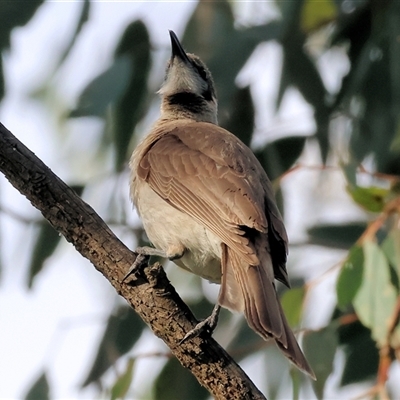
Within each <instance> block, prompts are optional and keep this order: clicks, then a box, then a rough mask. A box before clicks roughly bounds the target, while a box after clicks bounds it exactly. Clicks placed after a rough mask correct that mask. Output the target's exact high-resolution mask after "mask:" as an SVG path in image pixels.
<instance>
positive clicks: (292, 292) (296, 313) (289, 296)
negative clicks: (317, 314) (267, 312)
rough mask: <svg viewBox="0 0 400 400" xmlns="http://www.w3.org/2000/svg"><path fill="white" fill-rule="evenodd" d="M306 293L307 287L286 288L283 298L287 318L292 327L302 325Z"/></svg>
mask: <svg viewBox="0 0 400 400" xmlns="http://www.w3.org/2000/svg"><path fill="white" fill-rule="evenodd" d="M305 295H306V290H305V288H304V287H300V288H295V289H289V290H286V291H285V293H284V294H283V296H282V298H281V304H282V308H283V310H284V312H285V315H286V319H287V320H288V322H289V325H290V326H291V327H292V328H293V327H296V326H299V325H300V322H301V314H302V312H303V303H304V298H305Z"/></svg>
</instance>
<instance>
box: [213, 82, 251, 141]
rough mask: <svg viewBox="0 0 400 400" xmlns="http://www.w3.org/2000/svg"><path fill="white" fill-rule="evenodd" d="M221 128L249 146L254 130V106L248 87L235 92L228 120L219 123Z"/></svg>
mask: <svg viewBox="0 0 400 400" xmlns="http://www.w3.org/2000/svg"><path fill="white" fill-rule="evenodd" d="M221 126H222V127H223V128H225V129H227V130H228V131H229V132H232V133H233V134H234V135H236V136H237V137H238V138H239V139H240V140H241V141H242V142H243V143H244V144H246V145H247V146H250V142H251V138H252V134H253V129H254V104H253V99H252V97H251V92H250V87H249V86H247V87H245V88H243V89H237V90H236V93H235V95H234V98H233V102H232V108H231V110H230V115H229V119H228V120H227V121H226V122H221Z"/></svg>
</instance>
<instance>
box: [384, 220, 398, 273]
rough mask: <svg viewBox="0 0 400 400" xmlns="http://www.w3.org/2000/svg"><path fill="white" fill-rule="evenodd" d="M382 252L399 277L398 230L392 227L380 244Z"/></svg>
mask: <svg viewBox="0 0 400 400" xmlns="http://www.w3.org/2000/svg"><path fill="white" fill-rule="evenodd" d="M382 250H383V252H384V253H385V256H386V257H387V259H388V260H389V262H390V264H391V265H392V266H393V268H395V269H396V272H397V275H398V276H399V277H400V230H399V229H398V228H397V227H394V228H393V229H392V230H391V231H390V232H389V234H388V235H387V236H386V238H385V240H384V241H383V243H382Z"/></svg>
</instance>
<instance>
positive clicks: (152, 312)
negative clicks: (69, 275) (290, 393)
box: [0, 123, 265, 399]
mask: <svg viewBox="0 0 400 400" xmlns="http://www.w3.org/2000/svg"><path fill="white" fill-rule="evenodd" d="M0 171H2V172H3V173H4V175H5V176H6V178H7V179H8V180H9V181H10V183H11V184H12V185H13V186H14V187H15V188H16V189H17V190H18V191H19V192H20V193H21V194H23V195H25V196H26V197H27V198H28V199H29V200H30V201H31V203H32V205H33V206H34V207H36V208H37V209H39V210H40V211H41V212H42V214H43V216H44V217H45V218H46V219H47V220H48V221H49V222H50V223H51V225H52V226H53V227H54V228H55V229H56V230H57V231H58V232H60V233H61V234H63V235H64V236H65V238H66V239H67V240H68V241H69V242H71V243H72V245H73V246H74V247H75V248H76V250H77V251H79V252H80V253H81V255H82V256H83V257H86V258H87V259H88V260H89V261H90V262H91V263H92V264H93V265H94V266H95V268H96V269H97V270H98V271H99V272H101V273H102V274H103V275H104V277H105V278H106V279H108V280H109V282H110V283H111V285H113V287H114V288H115V290H116V291H117V292H118V293H119V294H120V295H121V296H122V297H124V298H125V299H126V301H127V302H128V304H129V305H130V306H132V307H133V308H134V309H135V311H136V312H137V313H138V314H139V315H140V317H141V318H142V319H143V320H144V321H145V322H146V323H147V324H148V325H149V326H150V328H151V329H152V330H153V332H154V333H155V334H156V335H157V336H158V337H159V338H161V339H162V340H163V341H164V342H165V343H166V345H167V346H168V347H169V348H170V349H171V351H172V353H173V354H174V355H175V356H176V357H177V358H178V360H179V361H180V362H181V364H182V365H183V366H184V367H186V368H188V369H189V370H190V371H191V372H192V373H193V374H194V375H195V377H196V378H197V380H198V381H199V382H200V384H201V385H203V386H205V387H206V388H207V389H208V390H209V391H210V393H211V394H212V395H213V396H214V397H215V398H217V399H265V397H264V396H263V395H262V393H260V391H259V390H258V389H257V388H256V387H255V385H254V384H253V383H252V381H251V380H250V379H249V378H248V376H247V375H246V374H245V373H244V372H243V370H242V369H241V368H240V367H239V366H238V365H237V364H236V363H235V361H234V360H233V359H232V358H231V357H230V356H229V355H228V354H227V353H226V352H225V350H224V349H223V348H222V347H220V346H219V344H218V343H217V342H215V340H214V339H212V338H211V337H197V338H194V339H191V340H189V341H187V342H185V343H184V344H182V345H180V344H179V341H180V340H181V339H182V338H183V337H184V336H185V333H186V332H187V331H189V330H190V329H191V328H193V327H194V326H195V324H196V320H195V318H194V316H193V314H192V313H191V311H190V310H189V309H188V307H187V306H186V304H185V303H184V302H183V301H182V300H181V298H180V297H179V296H178V294H177V293H176V291H175V289H174V288H173V287H172V285H171V284H170V282H169V281H168V279H167V277H166V275H165V273H164V271H163V269H162V267H161V266H160V265H158V264H155V265H153V266H151V267H148V268H146V269H145V270H144V271H143V273H142V274H141V275H140V276H139V277H138V278H136V279H133V280H131V281H130V282H127V283H126V284H121V280H122V278H123V277H124V275H125V273H126V271H128V269H129V267H130V265H132V263H133V261H134V260H135V253H133V252H132V251H130V250H129V249H128V248H127V247H126V246H125V245H124V244H123V243H122V242H121V241H120V240H119V239H118V238H117V237H116V236H115V235H114V234H113V233H112V231H111V230H110V229H109V228H108V226H107V225H106V224H105V223H104V221H103V220H102V219H101V218H100V217H99V216H98V215H97V214H96V212H95V211H94V210H93V209H92V208H91V207H90V206H89V205H88V204H86V203H85V202H84V201H82V199H81V198H80V197H79V196H78V195H76V193H75V192H74V191H73V190H72V189H71V188H70V187H68V186H67V185H66V184H65V183H64V182H63V181H62V180H61V179H60V178H58V177H57V176H56V175H55V174H54V173H53V172H52V171H51V170H50V169H49V168H48V167H47V166H46V165H45V164H43V162H42V161H41V160H39V159H38V158H37V157H36V156H35V155H34V154H33V153H32V152H31V151H30V150H29V149H27V148H26V147H25V146H24V145H23V144H22V143H21V142H19V141H18V139H16V138H15V137H14V136H13V135H12V134H11V132H9V131H8V130H7V129H6V128H5V127H4V126H3V125H2V124H1V123H0Z"/></svg>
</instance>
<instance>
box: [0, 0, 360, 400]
mask: <svg viewBox="0 0 400 400" xmlns="http://www.w3.org/2000/svg"><path fill="white" fill-rule="evenodd" d="M80 6H81V4H80V3H79V2H58V1H53V2H47V3H46V4H45V5H44V6H42V7H41V8H40V9H39V11H38V13H37V14H36V15H35V17H34V18H33V20H32V21H30V23H29V24H28V25H27V26H25V27H22V28H18V29H16V30H15V31H14V32H13V34H12V41H11V43H12V51H11V53H8V54H6V55H5V57H4V68H5V74H6V82H7V97H6V98H5V100H4V101H3V103H2V105H1V106H0V120H1V121H2V123H3V124H4V125H5V126H6V127H7V128H8V129H10V130H11V131H12V132H13V133H14V134H15V135H16V136H17V137H18V138H19V139H20V140H21V141H22V142H23V143H24V144H25V145H27V146H28V147H29V148H30V149H31V150H33V151H34V152H35V153H36V154H37V155H38V156H39V157H40V158H41V159H42V160H43V161H44V162H45V163H46V164H47V165H48V166H50V168H52V169H53V170H54V172H55V173H57V174H58V175H59V176H60V177H61V178H62V179H64V180H67V181H70V180H73V179H77V178H79V174H80V173H82V170H83V171H85V172H83V173H84V174H89V175H90V174H92V173H95V172H97V171H96V170H95V169H96V168H98V166H97V165H95V166H94V167H93V166H90V165H87V166H85V167H82V169H80V170H77V171H74V170H71V165H70V164H69V163H70V161H71V160H65V159H63V158H62V157H61V158H60V156H59V148H60V146H72V145H73V142H72V144H71V141H68V140H66V139H65V138H62V137H60V129H61V136H62V135H63V134H65V133H68V135H70V137H72V138H74V140H81V141H82V149H83V150H82V151H84V149H85V148H87V147H86V146H88V145H90V143H91V141H92V140H93V139H95V138H96V133H97V132H98V129H99V123H98V122H93V121H87V120H77V121H73V122H70V123H68V124H66V126H63V127H62V128H60V125H59V120H58V117H57V112H59V109H60V108H63V107H64V108H65V106H66V104H67V105H68V106H69V108H70V107H72V106H73V104H74V101H75V100H76V98H77V96H78V95H79V93H80V91H81V90H82V88H84V87H85V85H86V84H87V83H88V82H89V81H90V80H91V79H92V78H93V77H94V76H95V75H97V74H98V73H99V72H101V71H103V70H104V69H105V68H106V67H107V66H108V63H109V62H110V60H111V57H112V53H113V50H114V47H115V44H116V43H117V41H118V39H119V37H120V35H121V33H122V32H123V30H124V28H125V26H126V25H127V24H128V23H130V22H131V21H132V20H134V19H137V18H142V19H143V20H144V22H145V23H146V25H147V26H148V28H149V29H150V33H151V40H152V43H153V44H154V45H155V46H157V47H158V48H164V47H165V49H166V52H169V50H168V49H169V36H168V34H167V32H168V29H172V30H174V31H175V32H176V33H177V34H178V36H179V34H180V33H182V30H183V27H184V23H185V21H186V20H187V18H188V16H189V15H190V13H191V12H192V10H193V9H194V7H195V6H196V3H195V2H133V1H132V2H112V1H109V2H102V1H98V2H92V9H91V15H90V20H89V23H88V24H87V25H86V26H85V28H84V30H83V32H82V33H81V35H80V38H79V41H78V43H77V44H76V46H75V49H74V51H73V53H72V54H71V56H70V57H69V59H68V60H67V61H66V63H65V65H64V66H63V68H62V69H61V71H60V72H59V73H58V74H57V76H56V78H55V82H56V83H57V92H56V93H52V92H50V95H51V96H54V97H52V98H51V99H53V100H54V104H53V107H54V108H53V111H54V114H49V113H48V110H46V109H44V108H43V106H42V105H41V104H40V102H38V101H36V100H34V99H32V98H31V97H29V94H30V93H31V92H32V91H35V90H37V89H38V88H39V87H40V86H41V85H42V84H43V82H44V80H45V79H46V78H47V77H48V75H49V73H51V71H53V68H54V66H55V63H56V61H57V55H59V54H60V53H61V52H62V49H63V48H64V46H65V45H66V43H67V41H68V39H69V36H70V34H71V28H72V27H73V26H74V22H75V21H76V19H77V16H78V13H79V11H80ZM239 7H241V8H240V10H241V13H242V15H245V16H249V15H251V7H256V5H254V4H253V5H251V4H250V5H249V4H244V3H243V4H242V5H241V6H239ZM258 17H259V18H260V16H258ZM338 57H339V58H340V55H338V54H336V55H335V54H328V55H327V56H325V58H323V59H321V60H320V63H321V68H324V65H329V66H330V67H331V66H332V63H334V62H336V61H335V60H337V59H338ZM280 58H281V52H280V48H279V46H278V45H277V44H275V43H269V44H266V45H262V46H260V47H259V48H258V49H257V50H256V52H255V54H254V55H253V57H252V60H251V62H250V63H249V64H248V65H247V66H246V67H245V68H244V70H243V71H242V73H241V74H240V76H239V78H238V82H239V83H240V84H248V83H252V92H253V95H254V96H255V98H257V99H258V100H260V104H262V108H263V110H264V111H263V112H262V114H261V113H259V114H258V119H257V132H259V135H261V133H262V132H264V133H265V132H266V131H267V132H270V133H271V138H273V137H274V135H276V136H279V134H280V132H282V131H284V130H286V128H287V126H288V125H289V126H293V127H295V128H296V129H297V130H296V132H299V133H301V132H312V130H313V120H312V111H311V109H310V107H309V106H308V105H307V104H305V103H304V101H303V100H302V99H301V98H300V96H299V94H298V93H297V92H296V91H295V90H293V91H291V92H290V93H289V95H287V96H286V97H285V100H284V104H283V107H282V109H281V110H280V112H279V114H278V115H277V116H275V115H273V114H272V112H270V111H268V110H272V109H273V108H272V104H273V102H274V98H275V97H274V96H275V95H276V92H277V90H278V81H279V69H280V62H281V61H280ZM343 65H344V67H343ZM345 69H346V64H345V63H344V64H343V57H342V60H341V61H340V62H338V67H337V71H338V72H337V75H326V74H325V76H324V79H325V81H326V83H327V85H328V86H329V87H331V88H334V87H335V85H336V86H337V84H338V82H339V80H338V77H340V75H341V74H343V73H344V71H345ZM48 95H49V94H48ZM51 99H50V101H51ZM50 101H49V100H47V102H48V103H49V102H50ZM83 130H84V132H85V134H84V137H86V139H84V138H82V131H83ZM54 132H58V136H57V135H55V134H54ZM85 140H86V141H87V143H86V144H85ZM256 140H257V138H256ZM259 140H261V139H259ZM304 160H305V162H307V163H308V164H318V163H319V159H318V156H317V152H316V151H315V148H312V146H311V147H309V148H307V151H306V153H305V155H304ZM105 171H106V168H105ZM339 175H340V174H339ZM339 175H338V176H337V177H336V178H335V177H334V178H333V179H334V181H335V182H336V183H337V184H338V185H342V183H343V182H342V180H341V178H340V176H339ZM330 182H331V183H332V181H331V180H330ZM296 183H297V184H296ZM320 183H321V177H319V175H318V174H316V173H315V172H310V171H303V172H298V173H296V174H295V176H293V177H290V178H288V179H287V180H285V182H284V186H285V190H287V201H288V207H287V209H288V210H289V211H288V213H287V215H286V217H287V226H288V231H289V236H290V237H291V238H292V240H293V241H299V240H302V239H304V217H303V215H304V213H308V214H309V215H310V218H309V225H312V224H313V223H315V222H317V221H318V220H321V218H324V216H326V209H327V208H329V206H330V205H332V204H335V206H336V207H337V204H338V200H339V208H340V204H343V205H345V207H344V208H345V209H346V210H348V209H349V204H348V203H349V201H348V199H347V198H346V197H345V196H343V194H342V195H340V194H339V193H338V191H337V190H336V189H334V188H333V187H332V185H331V186H330V185H329V184H327V183H325V184H324V183H322V185H320V186H321V189H320V192H319V195H320V196H322V197H321V198H320V199H319V200H317V201H314V200H313V198H312V196H314V195H315V187H316V186H318V185H319V184H320ZM126 187H128V185H126ZM0 193H1V198H0V200H1V202H0V206H1V207H4V208H10V209H12V210H14V211H15V212H17V213H19V214H21V215H23V216H26V217H28V218H29V217H31V218H32V217H37V216H38V213H37V212H36V210H34V209H33V208H32V207H31V206H30V204H29V203H28V202H27V201H26V200H25V199H24V198H23V197H22V196H21V195H19V193H17V192H16V191H15V190H14V189H13V188H12V187H11V185H9V184H8V182H6V181H5V179H4V178H3V177H2V176H0ZM123 196H125V201H127V200H126V198H127V190H126V193H125V194H124V195H123ZM89 197H90V194H89ZM86 200H88V199H86ZM90 200H93V202H92V201H90ZM88 201H89V202H90V203H91V204H92V205H93V206H94V208H95V209H96V210H97V211H99V212H100V213H101V212H102V210H104V207H106V204H105V203H104V202H103V203H102V201H101V200H100V199H98V198H97V196H96V193H93V195H92V197H90V199H89V200H88ZM310 204H312V212H310ZM342 210H343V208H342ZM330 211H331V210H330ZM333 212H334V213H335V215H336V217H335V218H348V216H343V213H340V210H339V211H338V209H337V208H336V209H335V210H334V211H333ZM354 215H356V216H357V215H359V212H358V213H357V209H356V208H355V207H354V208H352V216H354ZM0 228H1V236H0V240H1V241H2V243H1V248H2V250H3V251H4V252H3V253H2V254H1V260H2V263H3V268H4V270H3V274H2V280H1V287H0V326H1V330H0V354H1V357H0V399H20V398H21V397H22V396H23V395H24V394H25V391H26V389H27V388H28V387H29V386H30V384H31V383H32V382H33V381H34V380H35V379H36V378H37V374H40V372H41V370H42V368H46V370H47V372H48V376H49V379H50V384H51V388H52V390H53V391H52V393H51V396H52V398H53V399H75V398H76V399H84V398H93V397H94V393H96V391H95V390H94V388H89V389H87V390H86V391H84V392H81V391H79V390H78V386H79V384H80V383H81V381H82V379H83V377H84V375H85V373H87V371H88V368H89V367H90V365H91V362H92V360H93V356H94V352H95V350H96V348H97V341H98V339H99V338H100V337H101V334H102V329H103V327H104V325H103V323H104V321H105V319H106V318H107V316H108V314H109V312H110V310H111V309H112V307H113V306H114V304H115V302H116V296H115V292H114V290H113V289H112V288H111V287H110V285H109V284H108V283H107V282H106V281H105V279H104V278H103V277H102V276H101V275H100V274H99V273H97V272H96V271H95V269H94V268H93V267H92V266H91V265H90V264H89V262H87V261H86V260H82V258H81V256H80V255H79V254H78V253H77V252H75V251H68V252H66V251H64V250H65V248H66V247H68V246H70V245H69V244H67V243H65V242H64V243H63V244H62V246H61V247H60V248H58V250H57V252H56V254H54V255H53V257H52V258H51V259H50V260H49V261H48V262H47V264H46V270H45V271H44V272H43V273H41V274H40V277H39V279H37V280H36V282H35V285H34V289H33V290H32V291H29V292H28V291H27V289H26V285H25V279H26V278H25V277H26V271H27V268H28V262H29V259H30V254H31V247H32V244H33V236H34V235H33V234H32V233H33V231H34V229H35V228H32V227H31V226H27V225H25V224H23V223H20V222H17V221H15V219H13V218H11V217H9V216H7V214H4V213H2V214H1V218H0ZM306 251H307V252H308V253H309V255H310V257H311V258H312V259H313V264H315V263H317V264H318V265H312V266H311V267H310V265H308V263H307V259H308V258H307V257H306V256H305V255H306V254H305V253H304V252H303V253H301V254H300V252H299V251H298V250H293V251H292V252H291V257H292V260H294V261H291V262H290V264H296V268H297V270H298V271H301V272H304V271H307V275H308V276H310V277H311V276H315V271H316V270H317V271H320V269H321V266H324V267H323V268H324V269H327V268H328V267H329V266H331V265H333V264H335V263H336V262H337V261H339V260H340V259H341V257H342V256H343V253H334V252H316V249H315V248H310V249H308V250H306ZM316 255H317V257H316ZM298 260H300V261H299V262H298ZM290 267H291V266H290V265H289V268H290ZM172 273H175V272H172ZM334 278H335V275H334V274H332V276H331V278H329V279H327V280H326V281H325V283H324V284H323V285H321V286H319V287H318V289H316V290H315V293H313V294H312V298H314V297H313V296H315V298H316V299H320V298H321V296H326V294H327V293H331V294H332V296H330V297H329V296H328V297H329V298H326V299H325V301H322V302H321V301H319V300H317V301H316V302H315V303H316V304H317V305H314V306H313V314H312V316H311V315H310V313H309V315H308V317H307V318H306V319H307V322H308V323H309V326H312V327H319V326H322V325H323V324H324V323H325V322H326V315H327V310H329V308H330V307H331V306H332V304H333V302H334V301H335V299H334V297H333V290H332V285H333V284H334ZM178 291H179V290H178ZM182 291H184V289H183V288H182ZM318 291H319V293H318ZM140 343H141V344H143V346H145V348H146V351H148V352H150V351H156V350H160V349H164V347H163V346H162V345H161V343H160V341H159V340H158V339H155V338H154V337H153V336H152V335H151V334H148V335H146V337H145V338H142V339H141V342H140ZM258 361H259V360H258ZM258 361H257V360H253V359H251V360H248V361H247V362H245V363H244V366H245V367H246V370H247V372H248V373H249V375H250V376H251V377H252V378H253V379H254V380H255V382H256V384H259V385H260V386H261V387H262V385H263V375H262V374H263V371H262V370H261V371H260V368H258V367H257V365H258V364H257V363H258ZM338 362H340V361H338ZM161 365H162V364H161V363H158V364H157V362H154V360H152V361H149V360H143V361H141V362H140V363H138V365H137V368H136V374H135V380H136V382H140V385H136V386H135V387H141V386H142V391H143V392H142V398H144V397H143V393H145V391H146V390H147V389H148V387H146V385H143V382H145V381H146V376H147V375H148V371H149V368H150V369H151V370H152V371H153V372H154V373H156V372H157V370H158V368H160V366H161ZM335 383H337V377H336V378H335V379H332V382H330V383H329V384H328V393H329V391H330V392H331V393H337V392H335V389H334V385H335ZM357 390H358V391H359V389H357ZM138 396H139V394H138Z"/></svg>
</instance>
